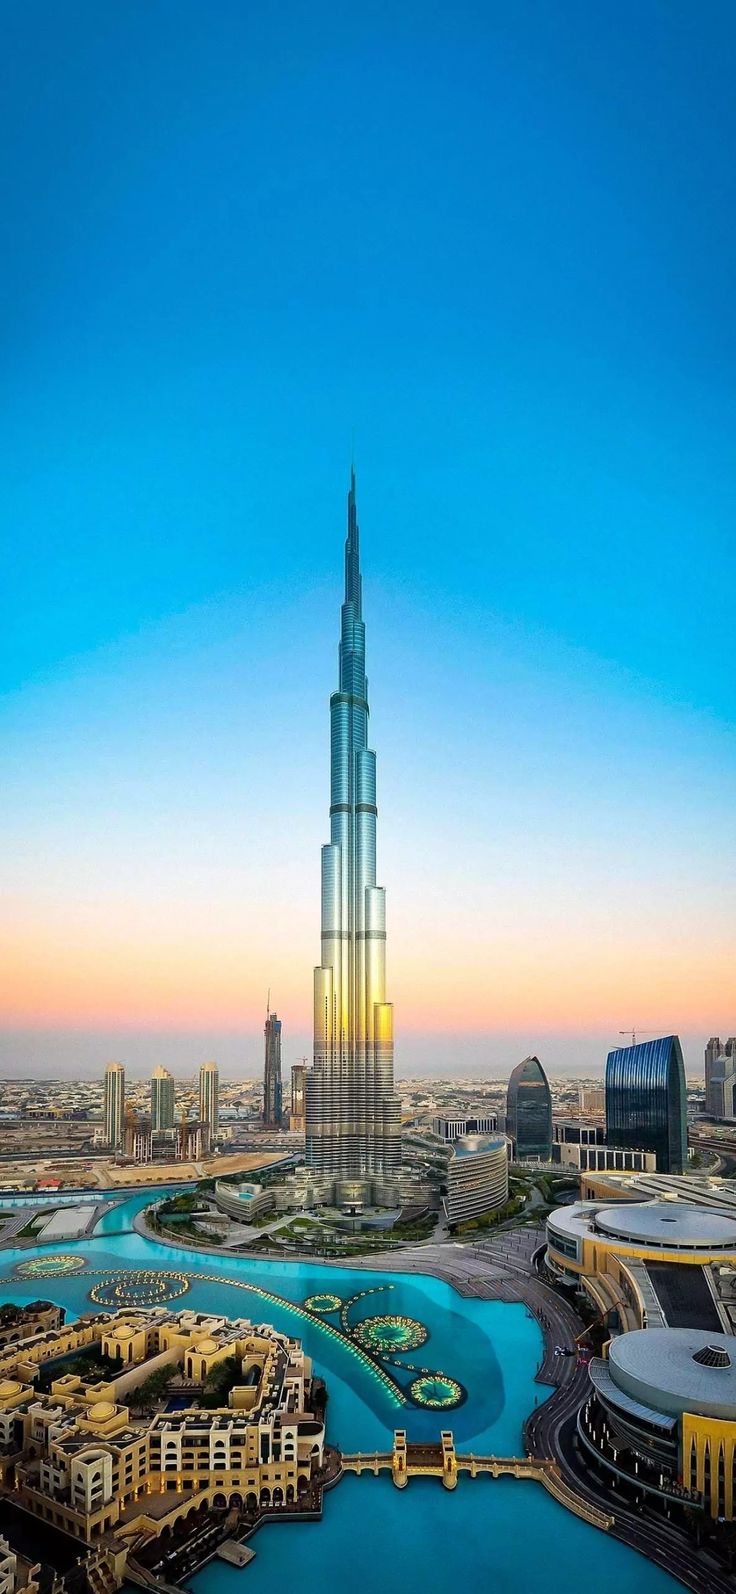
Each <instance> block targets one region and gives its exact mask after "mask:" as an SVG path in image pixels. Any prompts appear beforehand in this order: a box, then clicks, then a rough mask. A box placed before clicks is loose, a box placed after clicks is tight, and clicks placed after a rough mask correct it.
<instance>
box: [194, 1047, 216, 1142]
mask: <svg viewBox="0 0 736 1594" xmlns="http://www.w3.org/2000/svg"><path fill="white" fill-rule="evenodd" d="M219 1103H220V1072H219V1069H218V1067H217V1063H203V1064H202V1067H201V1068H200V1070H199V1117H200V1120H201V1122H202V1123H204V1124H209V1130H210V1144H212V1142H213V1141H215V1140H216V1139H217V1131H218V1128H219V1123H220V1106H219Z"/></svg>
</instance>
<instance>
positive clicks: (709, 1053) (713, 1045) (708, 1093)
mask: <svg viewBox="0 0 736 1594" xmlns="http://www.w3.org/2000/svg"><path fill="white" fill-rule="evenodd" d="M722 1056H723V1046H722V1045H721V1037H720V1035H711V1038H710V1040H709V1041H707V1042H706V1047H705V1110H706V1112H709V1113H712V1112H713V1105H712V1101H713V1095H712V1090H711V1081H712V1078H713V1067H714V1064H715V1063H717V1062H718V1059H719V1057H722ZM714 1116H715V1117H717V1116H718V1114H717V1113H716V1114H714Z"/></svg>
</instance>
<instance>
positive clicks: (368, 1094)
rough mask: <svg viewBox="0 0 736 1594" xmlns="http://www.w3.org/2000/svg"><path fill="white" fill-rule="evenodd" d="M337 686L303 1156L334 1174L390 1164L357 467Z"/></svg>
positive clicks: (395, 1121) (388, 1025)
mask: <svg viewBox="0 0 736 1594" xmlns="http://www.w3.org/2000/svg"><path fill="white" fill-rule="evenodd" d="M339 659H340V677H339V682H340V684H339V687H338V690H337V691H336V692H333V694H332V697H331V698H330V725H331V761H330V767H331V793H330V795H331V802H330V838H331V839H330V841H329V843H328V845H327V846H325V847H323V848H322V958H321V962H320V966H319V968H316V969H315V971H314V1063H313V1067H312V1068H311V1069H310V1071H309V1073H308V1075H307V1092H306V1098H307V1099H306V1124H305V1128H306V1160H307V1165H308V1166H309V1167H310V1168H312V1169H314V1170H315V1171H319V1172H321V1173H323V1174H326V1175H330V1176H332V1177H335V1178H340V1179H371V1178H372V1177H373V1176H377V1177H379V1178H380V1177H382V1176H385V1175H391V1174H395V1173H398V1171H399V1168H400V1164H401V1130H400V1106H399V1100H398V1097H397V1096H396V1095H395V1094H394V1040H393V1007H392V1005H391V1003H390V1002H387V1001H386V901H385V892H384V890H383V887H382V886H377V885H376V814H377V809H376V755H375V753H374V752H372V751H371V749H370V748H369V747H368V713H369V709H368V682H367V680H366V674H365V623H364V621H363V614H362V579H361V574H360V546H359V533H358V517H357V512H356V506H355V471H354V470H353V471H351V478H350V491H349V493H348V534H347V540H346V543H345V600H344V603H343V605H342V624H341V635H340V650H339Z"/></svg>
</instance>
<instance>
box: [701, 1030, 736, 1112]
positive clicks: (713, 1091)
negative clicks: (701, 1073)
mask: <svg viewBox="0 0 736 1594" xmlns="http://www.w3.org/2000/svg"><path fill="white" fill-rule="evenodd" d="M705 1110H706V1112H707V1113H709V1114H710V1116H711V1117H712V1118H733V1117H734V1116H736V1036H734V1035H730V1036H729V1038H728V1040H727V1041H726V1043H725V1045H722V1044H721V1039H720V1036H719V1035H711V1038H710V1040H709V1041H708V1044H707V1046H706V1048H705Z"/></svg>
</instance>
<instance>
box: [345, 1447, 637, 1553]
mask: <svg viewBox="0 0 736 1594" xmlns="http://www.w3.org/2000/svg"><path fill="white" fill-rule="evenodd" d="M342 1470H343V1472H357V1473H358V1474H359V1475H360V1474H361V1473H363V1472H369V1473H373V1475H374V1477H378V1474H379V1473H380V1472H390V1473H391V1478H392V1480H393V1482H394V1483H395V1485H396V1487H397V1489H405V1488H406V1485H407V1483H408V1482H409V1479H410V1478H439V1479H440V1480H441V1481H442V1483H443V1484H444V1486H445V1488H446V1489H454V1488H456V1486H457V1480H458V1474H459V1473H461V1472H469V1473H470V1476H471V1478H477V1477H479V1476H480V1475H482V1474H488V1475H489V1476H490V1477H492V1478H503V1477H508V1478H534V1479H535V1480H536V1481H537V1482H538V1483H541V1484H542V1486H543V1488H545V1489H546V1490H547V1491H548V1493H549V1494H551V1495H554V1497H555V1499H556V1500H558V1501H559V1503H560V1505H564V1506H567V1508H568V1510H569V1511H574V1513H575V1515H576V1516H579V1517H582V1518H583V1520H584V1521H586V1522H591V1523H592V1524H593V1526H594V1527H597V1528H602V1529H604V1530H605V1531H606V1532H607V1531H608V1529H609V1528H611V1527H612V1526H613V1521H614V1519H613V1517H610V1516H607V1515H606V1514H605V1512H603V1511H599V1510H598V1507H597V1506H595V1505H593V1504H592V1503H591V1502H590V1501H588V1500H585V1499H583V1496H582V1495H579V1494H577V1492H576V1491H575V1490H574V1489H571V1488H570V1486H569V1484H568V1483H566V1482H565V1479H564V1478H563V1476H562V1473H561V1472H560V1469H559V1467H558V1465H557V1463H556V1461H553V1460H552V1459H551V1458H550V1459H547V1458H545V1457H536V1456H476V1455H472V1454H467V1453H466V1452H461V1453H460V1454H458V1452H457V1450H456V1449H455V1441H454V1439H453V1436H452V1433H451V1432H450V1430H449V1429H444V1430H443V1432H442V1433H441V1435H440V1438H439V1442H438V1443H435V1444H408V1443H407V1438H406V1432H405V1430H404V1429H403V1428H397V1429H396V1431H395V1433H394V1443H393V1449H392V1450H373V1451H359V1452H358V1453H357V1454H356V1455H349V1456H347V1455H346V1456H343V1457H342Z"/></svg>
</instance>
